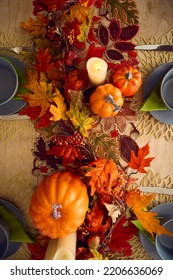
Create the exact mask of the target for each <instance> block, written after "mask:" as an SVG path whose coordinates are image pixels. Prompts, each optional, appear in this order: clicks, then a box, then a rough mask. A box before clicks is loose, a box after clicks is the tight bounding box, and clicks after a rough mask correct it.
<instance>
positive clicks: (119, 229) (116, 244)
mask: <svg viewBox="0 0 173 280" xmlns="http://www.w3.org/2000/svg"><path fill="white" fill-rule="evenodd" d="M127 223H128V225H127ZM125 224H126V226H125ZM136 233H137V229H136V227H135V226H134V225H133V224H132V223H131V222H130V221H127V220H126V217H125V216H124V217H122V218H121V219H120V220H119V221H118V222H117V223H116V224H115V226H114V228H113V230H112V234H111V241H110V244H109V248H110V249H111V251H112V252H116V251H118V252H119V253H124V255H125V256H130V255H131V253H132V252H131V245H130V243H129V242H128V241H129V240H130V239H131V238H132V237H133V236H134V235H135V234H136Z"/></svg>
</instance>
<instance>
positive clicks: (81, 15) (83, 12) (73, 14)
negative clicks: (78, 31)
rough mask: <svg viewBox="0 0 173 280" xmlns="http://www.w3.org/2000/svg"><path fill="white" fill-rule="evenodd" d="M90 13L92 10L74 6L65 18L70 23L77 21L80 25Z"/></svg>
mask: <svg viewBox="0 0 173 280" xmlns="http://www.w3.org/2000/svg"><path fill="white" fill-rule="evenodd" d="M90 12H91V9H90V8H87V7H84V6H82V5H81V4H74V5H72V6H71V7H70V9H69V10H67V11H66V12H65V14H64V16H65V18H66V19H67V21H69V22H73V21H74V20H75V19H77V21H78V22H79V23H83V22H84V21H85V19H86V17H88V15H89V14H90Z"/></svg>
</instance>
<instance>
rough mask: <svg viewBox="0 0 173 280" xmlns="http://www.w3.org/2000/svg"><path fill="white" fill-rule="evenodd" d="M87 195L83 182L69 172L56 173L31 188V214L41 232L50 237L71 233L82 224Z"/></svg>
mask: <svg viewBox="0 0 173 280" xmlns="http://www.w3.org/2000/svg"><path fill="white" fill-rule="evenodd" d="M88 203H89V198H88V194H87V189H86V186H85V184H84V183H82V181H81V180H80V178H79V177H78V176H75V175H73V174H71V173H70V172H66V171H65V172H56V173H54V174H52V175H50V176H49V177H47V178H45V179H44V180H43V181H42V182H41V183H40V184H39V186H38V187H37V189H36V190H35V191H34V193H33V195H32V197H31V203H30V210H29V213H30V217H31V219H32V221H33V224H34V225H35V227H36V228H37V229H38V230H39V231H40V233H41V234H42V235H46V236H48V237H50V238H52V239H54V238H59V237H65V236H66V235H68V234H70V233H73V232H75V231H76V230H77V228H78V227H79V226H80V225H81V224H82V223H83V221H84V219H85V215H86V212H87V210H88Z"/></svg>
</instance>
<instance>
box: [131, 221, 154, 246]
mask: <svg viewBox="0 0 173 280" xmlns="http://www.w3.org/2000/svg"><path fill="white" fill-rule="evenodd" d="M132 223H133V224H134V225H135V226H136V227H137V228H138V229H139V230H140V231H141V232H142V233H143V235H144V236H145V237H146V238H147V239H148V240H149V241H150V242H151V243H152V244H153V245H155V240H154V239H153V238H152V236H151V234H150V233H148V231H146V230H145V229H144V228H143V226H142V225H141V223H140V222H139V220H134V221H132Z"/></svg>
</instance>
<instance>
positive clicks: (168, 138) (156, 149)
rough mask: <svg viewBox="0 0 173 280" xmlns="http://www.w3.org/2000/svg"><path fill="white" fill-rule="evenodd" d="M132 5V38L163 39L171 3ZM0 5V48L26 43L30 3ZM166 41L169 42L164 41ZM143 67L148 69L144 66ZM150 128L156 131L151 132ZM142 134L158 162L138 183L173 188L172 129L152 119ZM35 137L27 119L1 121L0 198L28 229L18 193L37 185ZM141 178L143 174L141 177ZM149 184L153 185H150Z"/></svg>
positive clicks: (155, 0) (6, 0)
mask: <svg viewBox="0 0 173 280" xmlns="http://www.w3.org/2000/svg"><path fill="white" fill-rule="evenodd" d="M135 2H136V4H137V8H138V10H139V25H140V30H139V32H138V34H137V36H136V37H135V39H137V40H139V41H140V39H141V38H143V39H144V41H146V42H151V41H152V42H153V41H156V42H155V43H157V40H162V36H163V35H164V34H167V32H168V33H169V31H170V30H171V29H172V28H173V1H172V0H164V1H163V0H136V1H135ZM0 4H1V5H0V6H1V8H0V47H1V46H10V45H15V44H16V43H17V42H18V43H19V44H20V43H22V42H25V41H26V40H27V39H26V37H27V36H28V35H27V34H26V32H24V31H23V30H22V29H21V28H20V26H19V24H20V22H21V21H26V20H28V18H29V16H32V0H13V1H10V0H0ZM172 37H173V36H167V35H166V37H164V40H165V42H166V43H168V44H170V43H171V44H172V43H173V42H172ZM160 38H161V39H160ZM167 39H168V41H166V40H167ZM169 40H170V41H169ZM139 58H140V54H139ZM156 59H157V58H154V57H152V59H150V58H149V61H150V63H149V64H148V72H150V71H151V70H152V67H153V68H154V67H155V60H156ZM166 59H167V58H165V61H166ZM169 61H173V57H172V54H170V56H169ZM158 63H160V62H158ZM145 67H146V68H147V65H146V66H145ZM146 75H147V74H146ZM139 126H140V125H139ZM153 127H155V128H154V129H153ZM159 130H160V134H159V136H156V132H157V133H158V131H159ZM141 131H144V134H142V135H141V136H140V137H139V139H138V141H139V144H140V145H144V144H146V142H147V141H148V142H150V145H151V153H152V156H155V155H157V160H156V161H155V162H153V163H152V166H151V169H152V171H151V174H150V175H149V177H148V178H147V180H146V181H145V180H143V178H142V177H141V178H140V179H141V184H144V183H145V184H148V183H150V180H152V174H154V175H155V179H154V180H155V181H154V182H155V183H156V184H157V183H158V182H159V184H161V186H162V182H163V184H164V185H166V184H169V185H171V184H172V185H173V179H172V178H173V170H172V166H173V159H172V152H171V148H172V146H173V142H172V141H173V134H172V133H173V131H172V126H165V125H164V126H162V125H161V124H160V123H159V122H156V121H154V125H153V120H151V126H150V127H146V128H141ZM168 132H169V133H168ZM162 134H163V135H162ZM157 135H158V134H157ZM36 136H37V135H36V132H35V129H34V126H33V125H32V124H31V123H30V120H19V121H3V120H0V151H1V157H0V197H3V198H4V199H9V200H11V201H12V202H14V203H15V204H16V205H17V206H18V207H19V208H20V210H21V212H22V213H23V215H24V218H25V220H26V223H27V225H28V226H29V227H30V226H31V221H30V219H29V217H28V208H29V202H25V201H23V200H22V195H21V191H22V190H23V189H25V191H24V192H25V195H27V197H28V198H29V197H30V196H31V193H32V189H33V188H34V187H35V185H36V183H37V181H36V178H35V177H34V176H33V175H31V169H32V164H33V156H32V153H31V150H32V149H33V146H34V141H35V139H36ZM156 141H157V142H156ZM171 170H172V171H171ZM158 174H159V175H158ZM142 176H144V175H143V174H142ZM159 176H160V177H159ZM167 178H168V179H167ZM166 180H167V181H166ZM152 184H154V183H153V182H152ZM28 186H30V187H28ZM12 190H13V191H12ZM26 250H27V249H26ZM21 254H22V253H21ZM12 258H13V257H12ZM16 258H21V259H22V258H23V256H22V255H20V253H19V255H17V257H16ZM26 258H27V254H26Z"/></svg>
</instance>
